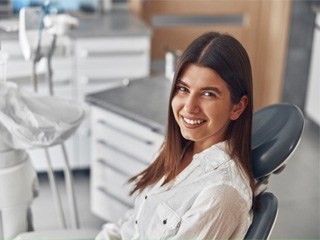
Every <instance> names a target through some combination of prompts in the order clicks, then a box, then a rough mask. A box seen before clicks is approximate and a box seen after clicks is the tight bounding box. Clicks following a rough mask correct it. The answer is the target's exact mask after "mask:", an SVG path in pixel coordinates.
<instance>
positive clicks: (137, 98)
mask: <svg viewBox="0 0 320 240" xmlns="http://www.w3.org/2000/svg"><path fill="white" fill-rule="evenodd" d="M170 89H171V82H170V81H169V80H168V79H166V78H165V77H163V76H159V77H147V78H142V79H138V80H134V81H132V82H131V83H130V84H129V85H128V86H121V87H118V88H114V89H108V90H105V91H102V92H98V93H93V94H89V95H87V96H86V101H87V102H89V103H91V104H93V105H96V106H99V107H101V108H103V109H106V110H109V111H112V112H114V113H117V114H119V115H122V116H124V117H126V118H128V119H131V120H133V121H136V122H138V123H140V124H143V125H144V126H147V127H150V128H152V129H153V131H155V132H159V133H160V134H163V135H164V134H165V126H166V121H167V111H168V101H169V95H170Z"/></svg>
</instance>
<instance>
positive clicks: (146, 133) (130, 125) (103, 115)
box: [92, 107, 164, 147]
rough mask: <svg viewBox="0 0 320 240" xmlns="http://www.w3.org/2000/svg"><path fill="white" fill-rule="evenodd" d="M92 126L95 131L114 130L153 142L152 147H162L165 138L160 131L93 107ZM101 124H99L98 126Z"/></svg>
mask: <svg viewBox="0 0 320 240" xmlns="http://www.w3.org/2000/svg"><path fill="white" fill-rule="evenodd" d="M92 120H93V122H92V124H93V126H92V127H93V129H95V128H96V127H98V126H99V127H102V126H103V127H106V128H108V127H109V128H113V129H115V130H120V131H123V132H126V133H128V134H129V135H132V136H135V137H136V138H141V139H144V140H145V141H149V142H151V145H155V146H157V147H158V146H161V144H162V142H163V140H164V136H163V135H162V134H160V133H158V129H155V128H152V127H149V126H147V125H142V124H140V123H138V122H135V121H132V120H130V119H128V118H126V117H122V116H120V115H118V114H116V113H113V112H110V111H108V110H104V109H102V108H99V107H92ZM98 123H99V124H98Z"/></svg>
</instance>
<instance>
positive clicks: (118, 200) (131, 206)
mask: <svg viewBox="0 0 320 240" xmlns="http://www.w3.org/2000/svg"><path fill="white" fill-rule="evenodd" d="M98 190H99V191H100V192H102V193H103V194H105V195H107V196H108V197H109V198H112V199H113V200H115V201H117V202H120V203H121V204H122V205H125V206H127V207H128V208H133V204H130V203H128V202H126V201H123V200H122V199H120V198H119V197H117V196H115V195H114V194H112V193H110V192H108V190H107V189H105V188H104V187H101V186H100V187H98ZM128 198H129V194H128Z"/></svg>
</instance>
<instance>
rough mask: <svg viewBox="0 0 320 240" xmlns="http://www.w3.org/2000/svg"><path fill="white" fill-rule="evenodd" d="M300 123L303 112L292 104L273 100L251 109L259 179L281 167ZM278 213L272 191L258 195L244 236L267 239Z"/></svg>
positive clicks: (296, 140)
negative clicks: (273, 102) (266, 105)
mask: <svg viewBox="0 0 320 240" xmlns="http://www.w3.org/2000/svg"><path fill="white" fill-rule="evenodd" d="M303 126H304V118H303V114H302V112H301V110H300V109H299V108H298V107H296V106H295V105H292V104H274V105H271V106H268V107H265V108H263V109H261V110H259V111H257V112H255V113H254V115H253V126H252V161H253V162H252V165H253V174H254V176H255V178H256V180H257V181H258V182H259V181H263V180H264V179H265V178H268V177H269V176H270V175H271V174H272V173H275V172H277V171H279V169H283V168H284V166H285V164H286V161H287V159H288V157H289V156H290V155H291V154H292V153H293V151H294V150H295V148H296V147H297V145H298V143H299V141H300V138H301V134H302V130H303ZM277 213H278V200H277V198H276V197H275V196H274V195H273V194H272V193H268V192H263V193H261V194H260V195H259V196H257V197H256V205H255V207H254V210H253V221H252V224H251V226H250V228H249V230H248V232H247V234H246V236H245V239H268V238H269V236H270V234H271V232H272V228H273V225H274V223H275V220H276V217H277Z"/></svg>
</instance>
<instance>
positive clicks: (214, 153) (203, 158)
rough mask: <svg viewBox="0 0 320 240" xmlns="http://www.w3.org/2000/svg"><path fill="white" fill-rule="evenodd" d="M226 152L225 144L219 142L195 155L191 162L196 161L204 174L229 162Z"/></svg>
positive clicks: (224, 142)
mask: <svg viewBox="0 0 320 240" xmlns="http://www.w3.org/2000/svg"><path fill="white" fill-rule="evenodd" d="M227 152H228V151H227V142H226V141H223V142H219V143H217V144H214V145H212V146H211V147H209V148H207V149H205V150H203V151H202V152H200V153H197V154H195V155H194V156H193V160H192V161H193V162H197V161H198V162H199V163H200V165H201V167H202V169H203V170H204V172H209V171H212V170H215V169H217V168H218V167H219V166H220V165H222V164H224V163H226V162H227V161H229V160H230V156H229V154H228V153H227Z"/></svg>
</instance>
